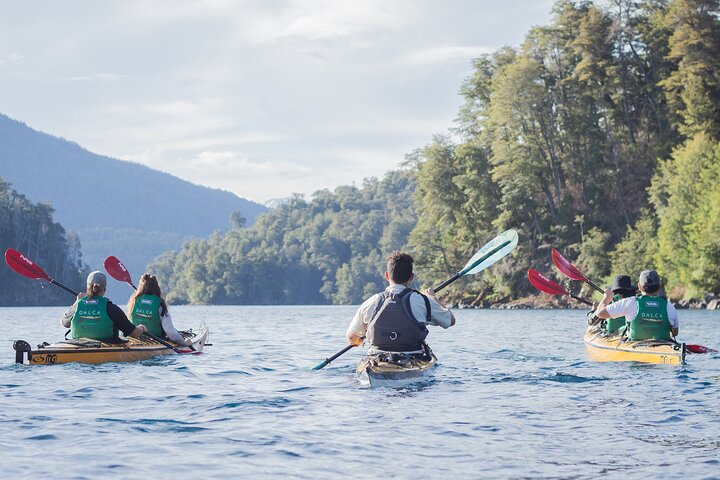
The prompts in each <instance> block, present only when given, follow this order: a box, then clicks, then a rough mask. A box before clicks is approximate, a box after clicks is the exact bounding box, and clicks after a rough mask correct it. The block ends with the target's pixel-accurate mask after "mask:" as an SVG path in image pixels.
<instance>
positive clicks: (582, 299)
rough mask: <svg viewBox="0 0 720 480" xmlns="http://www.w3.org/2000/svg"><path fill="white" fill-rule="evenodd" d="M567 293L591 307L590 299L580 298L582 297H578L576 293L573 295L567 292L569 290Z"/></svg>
mask: <svg viewBox="0 0 720 480" xmlns="http://www.w3.org/2000/svg"><path fill="white" fill-rule="evenodd" d="M568 295H569V296H571V297H572V298H574V299H575V300H577V301H578V302H582V303H584V304H585V305H589V306H591V307H592V305H593V303H592V302H590V301H588V300H585V299H584V298H582V297H578V296H577V295H574V294H572V293H569V292H568Z"/></svg>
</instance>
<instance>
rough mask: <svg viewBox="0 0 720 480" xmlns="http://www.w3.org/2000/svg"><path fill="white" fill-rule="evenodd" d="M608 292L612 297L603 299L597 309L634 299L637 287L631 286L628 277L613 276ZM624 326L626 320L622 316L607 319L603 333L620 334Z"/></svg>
mask: <svg viewBox="0 0 720 480" xmlns="http://www.w3.org/2000/svg"><path fill="white" fill-rule="evenodd" d="M610 290H611V291H612V293H613V296H612V297H610V298H608V297H603V299H602V301H601V302H600V304H599V305H598V307H597V308H598V309H599V308H601V307H605V306H607V305H609V304H610V303H612V302H617V301H618V300H621V299H623V298H630V297H634V296H635V294H636V293H637V287H636V286H635V285H633V284H632V280H631V279H630V276H629V275H615V279H614V280H613V284H612V286H611V287H610ZM604 302H607V303H604ZM625 325H626V319H625V317H624V316H622V317H617V318H608V319H606V320H605V332H606V333H607V334H608V335H615V334H621V333H622V332H621V331H620V330H621V329H622V328H623V327H625Z"/></svg>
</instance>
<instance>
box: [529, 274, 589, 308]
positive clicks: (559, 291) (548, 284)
mask: <svg viewBox="0 0 720 480" xmlns="http://www.w3.org/2000/svg"><path fill="white" fill-rule="evenodd" d="M528 280H530V283H531V284H532V286H533V287H535V288H537V289H538V290H540V291H541V292H544V293H547V294H550V295H566V296H568V297H572V298H574V299H575V300H577V301H578V302H582V303H584V304H585V305H590V306H592V302H590V301H588V300H585V299H584V298H580V297H578V296H577V295H573V294H572V293H570V292H568V291H567V290H565V289H564V288H563V287H561V286H560V285H558V284H557V283H555V282H553V281H552V280H550V279H549V278H547V277H546V276H545V275H543V274H542V273H540V272H538V271H537V270H533V269H532V268H531V269H530V270H528Z"/></svg>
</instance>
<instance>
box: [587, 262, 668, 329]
mask: <svg viewBox="0 0 720 480" xmlns="http://www.w3.org/2000/svg"><path fill="white" fill-rule="evenodd" d="M638 288H639V289H640V296H639V297H629V298H623V299H621V300H618V301H616V302H613V303H610V302H609V300H610V299H611V298H612V296H613V291H612V289H607V290H606V291H605V296H604V297H603V299H602V301H601V302H600V305H601V306H600V307H599V308H598V310H597V311H596V312H595V315H596V316H598V317H599V318H619V317H622V316H624V317H625V318H626V319H627V323H628V329H627V337H628V338H629V339H630V340H649V339H654V340H672V338H673V337H676V336H677V334H678V331H679V328H680V325H679V322H678V316H677V311H676V310H675V307H674V306H673V304H672V303H670V302H668V301H667V300H666V299H665V298H663V297H661V296H659V293H660V276H659V275H658V273H657V272H656V271H655V270H643V272H642V273H640V278H639V280H638ZM608 303H610V304H609V305H608Z"/></svg>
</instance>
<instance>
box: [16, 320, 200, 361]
mask: <svg viewBox="0 0 720 480" xmlns="http://www.w3.org/2000/svg"><path fill="white" fill-rule="evenodd" d="M208 333H209V332H208V327H207V325H205V323H203V324H202V325H200V328H199V329H198V331H197V332H194V331H192V330H188V331H186V332H180V334H181V335H183V336H184V337H185V338H186V339H187V338H191V339H192V342H193V343H192V345H193V348H194V349H195V350H194V351H193V350H191V349H190V348H189V347H186V346H184V345H177V344H174V343H172V342H170V341H165V343H167V345H165V344H163V343H161V342H158V341H156V340H153V339H152V338H149V337H146V336H143V338H142V339H137V338H132V337H129V338H127V339H126V340H125V339H123V340H116V341H117V343H114V342H104V341H100V340H93V339H89V338H78V339H74V340H63V341H60V342H57V343H51V344H48V343H42V344H40V345H38V346H37V349H35V350H33V349H31V348H30V344H28V342H26V341H25V340H18V341H16V342H15V343H14V344H13V348H14V349H15V361H16V362H17V363H27V364H29V365H54V364H57V363H70V362H79V363H105V362H136V361H138V360H145V359H147V358H150V357H155V356H157V355H170V354H174V353H176V351H175V350H174V348H177V349H178V350H179V352H177V353H196V352H202V351H203V348H204V347H205V344H206V343H207V339H208ZM168 345H170V346H171V347H168Z"/></svg>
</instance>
